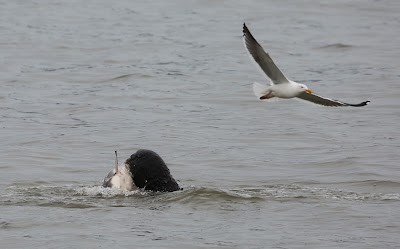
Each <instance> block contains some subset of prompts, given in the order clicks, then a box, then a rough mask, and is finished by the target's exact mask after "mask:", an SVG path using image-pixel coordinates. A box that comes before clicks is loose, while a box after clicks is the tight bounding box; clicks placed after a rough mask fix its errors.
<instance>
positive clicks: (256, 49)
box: [243, 24, 369, 107]
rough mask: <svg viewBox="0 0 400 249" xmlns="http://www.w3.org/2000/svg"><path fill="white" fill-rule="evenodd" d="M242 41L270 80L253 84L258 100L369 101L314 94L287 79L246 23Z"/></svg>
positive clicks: (336, 102) (338, 104)
mask: <svg viewBox="0 0 400 249" xmlns="http://www.w3.org/2000/svg"><path fill="white" fill-rule="evenodd" d="M243 41H244V45H245V47H246V49H247V51H248V52H249V54H250V57H251V58H252V59H254V61H255V62H256V63H257V65H258V66H259V67H260V68H261V70H262V71H263V72H264V73H265V74H266V75H267V76H268V78H269V79H270V80H271V84H270V85H269V86H267V85H263V84H260V83H257V82H255V83H254V84H253V91H254V94H255V95H256V96H257V98H258V99H260V100H268V99H271V98H274V97H277V98H284V99H291V98H295V97H297V98H300V99H303V100H307V101H311V102H313V103H316V104H320V105H324V106H355V107H359V106H365V105H367V104H368V102H369V101H365V102H361V103H359V104H348V103H344V102H341V101H338V100H333V99H329V98H325V97H322V96H319V95H316V94H314V93H313V92H312V91H311V90H310V89H308V87H307V86H306V85H304V84H299V83H297V82H295V81H292V80H289V79H288V78H287V77H286V76H285V75H284V74H283V73H282V72H281V70H280V69H279V68H278V67H277V66H276V65H275V63H274V61H273V60H272V58H271V57H270V56H269V54H268V53H267V52H265V51H264V49H263V48H262V47H261V45H260V44H259V43H258V42H257V41H256V39H255V38H254V37H253V35H252V34H251V33H250V31H249V29H248V28H247V27H246V24H243Z"/></svg>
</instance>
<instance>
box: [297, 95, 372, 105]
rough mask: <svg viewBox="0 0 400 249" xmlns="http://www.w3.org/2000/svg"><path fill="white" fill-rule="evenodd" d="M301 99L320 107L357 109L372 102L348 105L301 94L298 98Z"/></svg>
mask: <svg viewBox="0 0 400 249" xmlns="http://www.w3.org/2000/svg"><path fill="white" fill-rule="evenodd" d="M297 97H298V98H300V99H303V100H307V101H311V102H313V103H315V104H319V105H324V106H355V107H360V106H365V105H367V104H368V103H369V102H370V101H364V102H361V103H358V104H348V103H344V102H341V101H338V100H334V99H329V98H325V97H321V96H318V95H316V94H314V93H307V92H304V93H301V94H300V95H299V96H297Z"/></svg>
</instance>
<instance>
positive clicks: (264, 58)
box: [243, 24, 289, 84]
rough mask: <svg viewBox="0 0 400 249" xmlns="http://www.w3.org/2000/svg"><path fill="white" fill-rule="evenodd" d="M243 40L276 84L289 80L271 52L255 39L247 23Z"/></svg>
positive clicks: (244, 26)
mask: <svg viewBox="0 0 400 249" xmlns="http://www.w3.org/2000/svg"><path fill="white" fill-rule="evenodd" d="M243 40H244V44H245V46H246V48H247V50H248V51H249V53H250V55H251V57H253V59H254V60H255V61H256V62H257V64H258V65H259V66H260V67H261V69H262V70H263V71H264V72H265V74H266V75H267V76H268V77H269V78H270V79H271V80H272V82H273V83H274V84H279V83H287V82H289V80H288V79H287V78H286V77H285V75H283V73H282V72H281V70H279V68H278V67H277V66H276V65H275V63H274V61H273V60H272V58H271V57H270V56H269V54H268V53H267V52H265V51H264V49H263V48H262V47H261V46H260V44H258V42H257V41H256V39H254V37H253V35H252V34H251V33H250V31H249V29H248V28H247V27H246V24H243Z"/></svg>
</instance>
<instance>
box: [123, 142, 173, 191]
mask: <svg viewBox="0 0 400 249" xmlns="http://www.w3.org/2000/svg"><path fill="white" fill-rule="evenodd" d="M126 164H128V165H129V168H130V171H131V172H132V175H133V181H134V183H135V185H136V186H137V187H139V188H144V189H145V190H151V191H160V192H172V191H177V190H180V188H179V185H178V183H177V182H176V181H175V179H174V178H173V177H172V175H171V173H170V172H169V169H168V167H167V165H166V164H165V162H164V161H163V160H162V158H161V157H160V156H159V155H158V154H157V153H155V152H154V151H151V150H138V151H137V152H136V153H135V154H132V155H131V157H130V158H128V159H127V160H126Z"/></svg>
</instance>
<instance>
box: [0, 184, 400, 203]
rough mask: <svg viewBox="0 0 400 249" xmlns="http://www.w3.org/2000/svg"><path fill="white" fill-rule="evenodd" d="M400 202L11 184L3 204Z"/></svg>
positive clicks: (341, 195) (374, 197) (288, 188)
mask: <svg viewBox="0 0 400 249" xmlns="http://www.w3.org/2000/svg"><path fill="white" fill-rule="evenodd" d="M320 200H333V201H335V200H342V201H379V202H383V201H400V194H399V193H389V194H388V193H358V192H352V191H343V190H340V189H329V188H318V187H309V186H303V185H296V184H289V185H285V184H281V185H279V184H277V185H268V186H263V187H240V188H233V189H220V188H207V187H194V186H192V187H187V188H185V189H184V190H182V191H177V192H173V193H153V192H147V191H143V190H135V191H125V190H119V189H110V188H103V187H101V186H76V185H75V186H74V185H67V186H35V187H18V186H11V187H8V188H6V189H5V192H4V191H3V193H2V194H1V200H0V205H15V206H25V205H27V206H45V207H63V208H94V207H104V206H135V205H140V204H146V203H159V204H162V203H180V204H200V203H203V204H204V203H212V202H216V201H218V202H237V203H240V202H262V201H285V202H289V201H294V202H298V201H301V202H317V201H320Z"/></svg>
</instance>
